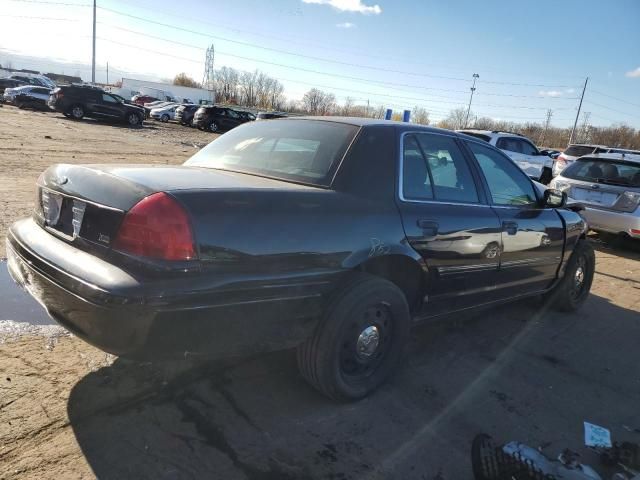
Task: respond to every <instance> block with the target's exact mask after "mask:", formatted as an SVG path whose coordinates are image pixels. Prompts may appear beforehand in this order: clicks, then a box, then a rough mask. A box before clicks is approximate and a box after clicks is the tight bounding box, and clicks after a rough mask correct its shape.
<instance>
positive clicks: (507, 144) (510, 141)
mask: <svg viewBox="0 0 640 480" xmlns="http://www.w3.org/2000/svg"><path fill="white" fill-rule="evenodd" d="M496 147H498V148H500V149H502V150H507V151H509V152H516V153H521V147H520V142H518V139H517V138H512V137H502V138H499V139H498V141H497V142H496Z"/></svg>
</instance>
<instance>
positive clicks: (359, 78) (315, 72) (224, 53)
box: [99, 32, 571, 110]
mask: <svg viewBox="0 0 640 480" xmlns="http://www.w3.org/2000/svg"><path fill="white" fill-rule="evenodd" d="M136 33H138V34H140V35H143V36H150V37H152V38H158V37H155V36H153V35H147V34H144V33H141V32H136ZM99 38H100V40H103V41H106V42H109V43H114V44H116V45H122V46H125V47H130V48H135V49H138V50H143V51H147V52H150V53H155V54H157V55H163V56H167V57H171V58H176V59H179V60H186V61H189V62H197V60H191V59H186V58H185V57H181V56H177V55H171V54H168V53H166V52H160V51H158V50H153V49H149V48H144V47H140V46H138V45H131V44H128V43H124V42H119V41H117V40H112V39H108V38H104V37H99ZM163 40H164V41H166V42H169V43H175V44H177V45H182V46H188V47H191V48H197V49H199V50H203V49H202V48H201V47H198V46H195V45H189V44H185V43H182V42H174V41H172V40H167V39H163ZM218 53H219V54H220V55H226V56H229V57H234V58H240V59H243V60H249V61H253V62H258V63H265V64H267V65H275V66H278V67H282V68H287V69H291V70H296V71H302V72H309V73H314V74H318V75H327V76H331V77H337V78H345V79H349V80H359V81H363V82H368V83H373V84H380V85H391V86H404V87H410V88H411V87H414V88H421V87H420V86H417V85H415V86H414V85H407V84H402V83H394V82H384V81H378V80H371V79H367V78H363V77H353V76H349V75H340V74H335V73H329V72H323V71H320V70H312V69H306V68H302V67H295V66H291V65H286V64H282V63H276V62H270V61H267V60H261V59H258V58H254V57H245V56H242V55H236V54H233V53H229V52H224V51H220V50H218ZM198 63H199V62H198ZM332 88H333V87H332ZM394 98H399V97H396V96H394ZM406 98H409V97H406ZM442 98H451V97H442ZM413 99H414V100H418V99H417V98H413ZM419 100H420V101H423V102H425V101H427V102H432V103H444V104H455V105H458V104H461V101H460V100H455V99H454V100H453V101H443V100H426V99H419ZM477 105H479V106H485V107H493V108H509V109H525V110H546V109H547V107H530V106H525V105H499V104H486V103H485V104H480V103H479V104H477ZM557 110H571V108H558V109H557Z"/></svg>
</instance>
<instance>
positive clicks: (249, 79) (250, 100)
mask: <svg viewBox="0 0 640 480" xmlns="http://www.w3.org/2000/svg"><path fill="white" fill-rule="evenodd" d="M258 75H259V74H258V70H255V71H253V72H242V73H241V74H240V78H239V85H240V91H241V94H242V95H241V102H242V104H243V105H246V106H248V107H253V106H255V105H256V101H257V94H256V90H257V82H258Z"/></svg>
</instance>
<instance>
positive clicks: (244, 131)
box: [185, 120, 358, 185]
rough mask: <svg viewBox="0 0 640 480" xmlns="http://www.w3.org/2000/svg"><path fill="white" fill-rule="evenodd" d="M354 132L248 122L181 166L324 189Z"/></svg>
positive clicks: (335, 126)
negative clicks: (243, 173) (267, 178)
mask: <svg viewBox="0 0 640 480" xmlns="http://www.w3.org/2000/svg"><path fill="white" fill-rule="evenodd" d="M357 131H358V127H356V126H354V125H347V124H343V123H333V122H325V121H318V120H274V121H270V122H257V123H250V124H245V125H244V126H242V127H238V128H236V129H234V130H232V131H230V132H229V133H226V134H224V135H222V136H221V137H219V138H218V139H217V140H214V141H213V142H211V143H210V144H209V145H208V146H207V147H206V148H204V149H202V150H201V151H200V152H198V153H197V154H195V155H194V156H193V157H191V158H190V159H189V160H187V162H185V165H190V166H198V167H207V168H218V169H223V170H233V171H238V172H246V173H252V174H257V175H264V176H267V177H274V178H281V179H285V180H292V181H298V182H303V183H312V184H315V185H328V184H329V183H330V181H331V175H332V174H333V172H334V171H335V169H336V168H337V165H338V163H339V162H340V160H341V159H342V156H343V155H344V153H345V152H346V150H347V148H348V146H349V144H350V143H351V141H352V140H353V138H354V136H355V135H356V133H357Z"/></svg>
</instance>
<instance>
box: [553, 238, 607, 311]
mask: <svg viewBox="0 0 640 480" xmlns="http://www.w3.org/2000/svg"><path fill="white" fill-rule="evenodd" d="M595 270H596V256H595V253H594V252H593V247H592V246H591V245H590V244H589V243H588V242H587V241H586V240H580V241H578V244H577V245H576V246H575V248H574V249H573V253H572V254H571V258H570V259H569V262H568V264H567V268H566V270H565V273H564V277H563V278H562V280H560V283H559V284H558V285H556V287H555V288H554V289H553V290H552V291H551V292H550V293H549V294H548V298H549V301H550V302H551V303H552V305H553V307H554V308H556V309H557V310H560V311H563V312H575V311H576V310H578V309H579V308H580V307H581V306H582V304H583V303H584V302H585V300H586V299H587V297H588V296H589V291H590V290H591V284H592V283H593V275H594V273H595Z"/></svg>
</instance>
